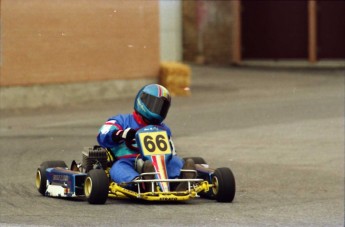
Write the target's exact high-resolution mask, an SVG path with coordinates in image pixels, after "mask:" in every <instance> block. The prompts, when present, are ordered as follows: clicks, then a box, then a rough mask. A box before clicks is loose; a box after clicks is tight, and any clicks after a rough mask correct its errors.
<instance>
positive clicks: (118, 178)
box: [97, 112, 183, 183]
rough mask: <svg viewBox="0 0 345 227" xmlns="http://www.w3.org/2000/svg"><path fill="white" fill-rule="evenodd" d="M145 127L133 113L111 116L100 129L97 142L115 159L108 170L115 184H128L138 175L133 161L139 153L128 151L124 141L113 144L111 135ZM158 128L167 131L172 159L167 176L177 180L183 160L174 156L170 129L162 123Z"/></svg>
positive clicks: (168, 163)
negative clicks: (119, 131) (128, 129)
mask: <svg viewBox="0 0 345 227" xmlns="http://www.w3.org/2000/svg"><path fill="white" fill-rule="evenodd" d="M145 126H147V124H146V123H145V122H144V121H143V120H142V118H141V116H140V115H139V114H137V113H136V112H133V114H120V115H117V116H113V117H111V118H109V119H108V121H106V122H105V124H104V125H103V126H102V127H101V128H100V130H99V133H98V136H97V141H98V143H99V145H101V146H102V147H104V148H108V149H109V150H110V151H111V152H112V154H113V156H114V157H115V163H114V164H113V166H112V167H111V169H110V176H111V179H112V180H113V181H115V182H116V183H123V182H129V181H132V180H133V179H134V178H136V177H138V176H139V173H138V172H137V171H136V170H135V160H136V158H137V156H138V154H139V153H138V152H137V151H133V150H131V149H129V148H128V147H127V146H126V143H125V140H121V141H119V142H114V141H113V139H112V135H113V133H114V132H116V131H118V130H125V129H127V128H132V129H135V130H138V129H140V128H142V127H145ZM160 126H161V127H163V128H164V129H165V130H166V131H167V133H168V136H169V139H170V144H171V146H172V152H173V156H172V158H171V159H170V160H167V165H166V166H167V171H168V176H169V178H177V177H179V176H180V170H181V169H182V166H183V160H182V159H181V158H180V157H179V156H177V155H176V152H175V149H174V146H173V143H172V140H171V131H170V128H169V127H168V126H167V125H165V124H164V123H161V124H160Z"/></svg>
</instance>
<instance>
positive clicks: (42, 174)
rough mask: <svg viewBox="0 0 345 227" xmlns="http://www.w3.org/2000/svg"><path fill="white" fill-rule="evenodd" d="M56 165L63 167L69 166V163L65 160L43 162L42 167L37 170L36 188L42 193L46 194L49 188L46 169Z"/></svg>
mask: <svg viewBox="0 0 345 227" xmlns="http://www.w3.org/2000/svg"><path fill="white" fill-rule="evenodd" d="M54 167H62V168H67V165H66V163H65V162H64V161H61V160H58V161H46V162H42V164H41V165H40V167H38V169H37V171H36V188H37V190H38V191H39V193H41V194H42V195H45V193H46V190H47V175H46V169H48V168H54Z"/></svg>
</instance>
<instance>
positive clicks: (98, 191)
mask: <svg viewBox="0 0 345 227" xmlns="http://www.w3.org/2000/svg"><path fill="white" fill-rule="evenodd" d="M108 192H109V178H108V177H107V174H106V173H105V172H104V170H103V169H92V170H90V171H89V172H88V174H87V176H86V178H85V182H84V194H85V197H86V198H87V201H88V202H89V203H90V204H104V203H105V202H106V201H107V198H108Z"/></svg>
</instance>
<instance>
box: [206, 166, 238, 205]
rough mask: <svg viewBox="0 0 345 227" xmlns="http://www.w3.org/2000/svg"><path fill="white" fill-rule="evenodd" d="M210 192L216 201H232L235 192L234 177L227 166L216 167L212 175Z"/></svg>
mask: <svg viewBox="0 0 345 227" xmlns="http://www.w3.org/2000/svg"><path fill="white" fill-rule="evenodd" d="M212 185H213V187H212V188H211V192H212V194H213V197H214V198H215V199H216V200H217V201H218V202H232V201H233V199H234V197H235V193H236V183H235V177H234V175H233V173H232V171H231V170H230V169H229V168H225V167H223V168H218V169H216V170H215V171H214V173H213V175H212Z"/></svg>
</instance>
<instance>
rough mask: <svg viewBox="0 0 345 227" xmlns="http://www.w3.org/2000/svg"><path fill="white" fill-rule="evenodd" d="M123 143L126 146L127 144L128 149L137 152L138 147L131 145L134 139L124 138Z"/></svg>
mask: <svg viewBox="0 0 345 227" xmlns="http://www.w3.org/2000/svg"><path fill="white" fill-rule="evenodd" d="M125 143H126V146H127V147H128V148H129V149H130V150H133V151H137V152H139V151H140V149H139V147H136V146H134V145H133V144H134V143H135V140H132V141H127V140H126V142H125Z"/></svg>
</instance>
